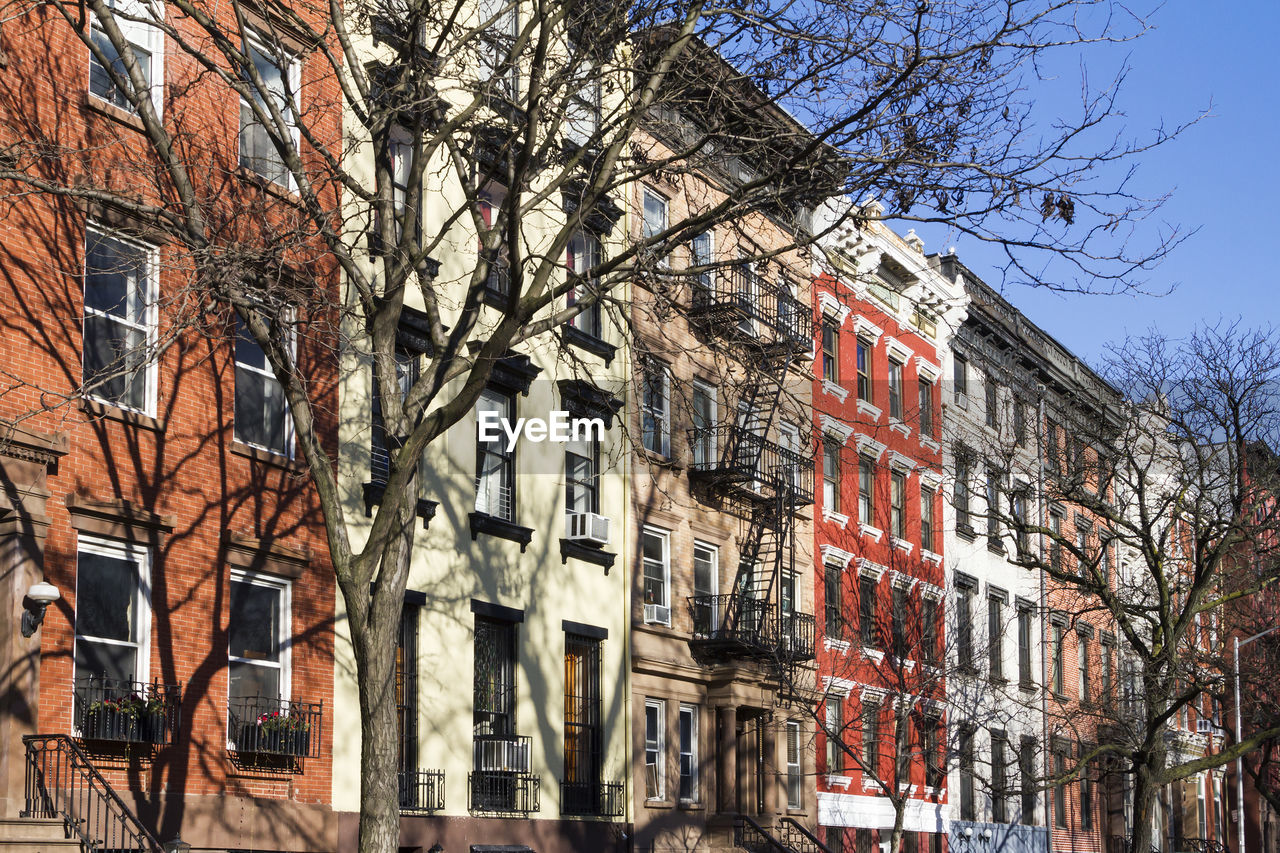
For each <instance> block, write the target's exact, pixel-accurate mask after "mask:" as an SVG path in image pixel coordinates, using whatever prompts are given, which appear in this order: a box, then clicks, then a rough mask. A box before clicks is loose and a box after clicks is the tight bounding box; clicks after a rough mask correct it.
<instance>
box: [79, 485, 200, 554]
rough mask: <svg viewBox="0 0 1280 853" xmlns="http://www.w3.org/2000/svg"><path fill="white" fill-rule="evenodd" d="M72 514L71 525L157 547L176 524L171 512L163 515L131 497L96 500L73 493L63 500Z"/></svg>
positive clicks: (88, 531) (95, 533) (101, 534)
mask: <svg viewBox="0 0 1280 853" xmlns="http://www.w3.org/2000/svg"><path fill="white" fill-rule="evenodd" d="M64 502H65V503H66V506H67V511H68V512H70V513H71V526H72V527H73V528H74V529H76V530H79V531H83V532H85V533H89V534H93V535H95V536H108V537H111V538H113V539H124V540H127V541H131V542H141V543H145V544H147V545H149V546H151V547H158V546H159V545H160V542H161V541H162V539H163V537H164V536H165V535H166V534H168V533H172V532H173V528H174V525H175V524H176V523H177V521H176V519H175V517H174V516H172V515H161V514H160V513H156V512H152V511H151V510H147V509H142V508H141V507H138V506H135V505H134V503H133V502H132V501H129V500H97V499H95V498H91V497H88V496H86V495H78V494H76V493H74V492H72V493H71V494H68V495H67V496H66V498H65V500H64Z"/></svg>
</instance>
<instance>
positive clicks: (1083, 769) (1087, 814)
mask: <svg viewBox="0 0 1280 853" xmlns="http://www.w3.org/2000/svg"><path fill="white" fill-rule="evenodd" d="M1080 755H1081V758H1083V757H1084V755H1085V747H1084V745H1083V744H1082V745H1081V747H1080ZM1201 794H1202V795H1203V789H1201ZM1200 808H1201V810H1202V811H1203V809H1204V800H1203V799H1201V801H1200ZM1200 825H1201V826H1204V818H1203V817H1201V823H1200ZM1080 828H1081V829H1082V830H1085V831H1089V830H1092V829H1093V779H1092V778H1091V777H1090V769H1089V762H1087V761H1081V762H1080Z"/></svg>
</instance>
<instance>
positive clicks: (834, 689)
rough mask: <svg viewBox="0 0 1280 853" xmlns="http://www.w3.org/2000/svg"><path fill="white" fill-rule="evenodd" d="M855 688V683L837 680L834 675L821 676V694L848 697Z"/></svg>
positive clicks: (841, 679) (843, 679)
mask: <svg viewBox="0 0 1280 853" xmlns="http://www.w3.org/2000/svg"><path fill="white" fill-rule="evenodd" d="M857 686H858V685H857V683H856V682H853V681H850V680H849V679H847V678H837V677H836V676H834V675H824V676H822V692H823V693H828V694H830V695H832V696H848V695H850V694H851V693H852V692H853V688H855V687H857Z"/></svg>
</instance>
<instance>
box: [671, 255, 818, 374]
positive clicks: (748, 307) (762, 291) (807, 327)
mask: <svg viewBox="0 0 1280 853" xmlns="http://www.w3.org/2000/svg"><path fill="white" fill-rule="evenodd" d="M689 322H690V324H691V325H693V326H694V327H695V328H700V329H702V330H703V331H704V332H706V333H707V334H712V335H716V336H718V337H720V338H723V339H725V340H728V341H731V342H736V343H742V344H746V345H748V346H750V347H752V348H756V349H760V350H762V351H766V352H778V351H782V352H790V353H793V354H797V355H798V354H801V353H808V352H809V351H810V350H811V349H812V347H813V316H812V314H811V313H810V311H809V306H807V305H805V304H804V303H802V302H801V301H800V300H798V299H796V298H795V297H794V296H792V295H791V293H790V291H789V290H786V289H783V288H779V287H778V286H777V285H776V284H771V283H769V282H767V281H765V279H763V278H761V277H760V276H759V275H757V274H756V273H755V271H753V270H752V269H751V268H750V267H748V266H746V265H744V264H739V265H736V266H733V267H730V268H729V269H727V270H722V271H720V272H719V273H718V274H716V275H715V276H713V277H712V278H711V279H710V280H709V281H708V280H707V279H705V278H697V279H695V280H694V281H693V300H692V304H691V305H690V307H689Z"/></svg>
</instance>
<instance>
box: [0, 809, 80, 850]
mask: <svg viewBox="0 0 1280 853" xmlns="http://www.w3.org/2000/svg"><path fill="white" fill-rule="evenodd" d="M79 851H80V839H78V838H75V837H69V836H68V830H67V825H66V823H65V822H63V821H62V820H61V819H60V818H29V817H26V818H0V853H79Z"/></svg>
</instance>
